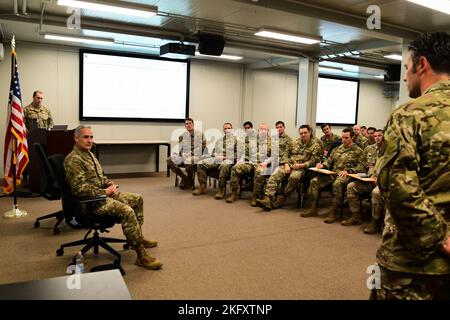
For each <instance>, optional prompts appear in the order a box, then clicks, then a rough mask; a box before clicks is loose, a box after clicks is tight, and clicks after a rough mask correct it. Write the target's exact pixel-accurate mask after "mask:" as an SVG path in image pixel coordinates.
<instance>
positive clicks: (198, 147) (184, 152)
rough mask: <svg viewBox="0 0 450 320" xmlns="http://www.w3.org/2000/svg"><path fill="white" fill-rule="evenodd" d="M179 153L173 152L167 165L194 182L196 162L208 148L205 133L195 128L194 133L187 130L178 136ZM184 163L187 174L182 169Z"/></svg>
mask: <svg viewBox="0 0 450 320" xmlns="http://www.w3.org/2000/svg"><path fill="white" fill-rule="evenodd" d="M177 147H178V154H173V155H172V156H170V157H168V158H167V167H168V168H169V169H170V170H172V171H173V172H175V173H176V174H177V175H178V176H180V177H182V178H187V181H188V182H192V181H193V178H194V170H195V166H196V164H197V163H198V162H199V161H200V160H201V158H202V157H203V152H204V150H205V148H206V139H205V136H204V135H203V133H201V132H200V131H197V130H193V131H192V133H190V132H189V131H187V130H186V131H185V132H184V133H183V134H181V135H180V136H179V137H178V146H177ZM181 164H184V166H185V168H186V172H187V176H186V174H185V173H184V172H183V170H181V168H180V165H181Z"/></svg>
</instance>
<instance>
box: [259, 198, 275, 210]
mask: <svg viewBox="0 0 450 320" xmlns="http://www.w3.org/2000/svg"><path fill="white" fill-rule="evenodd" d="M256 203H257V204H258V206H260V207H261V208H263V209H264V210H266V211H270V210H271V209H272V201H271V199H270V197H268V196H264V198H263V199H262V200H261V199H258V200H256Z"/></svg>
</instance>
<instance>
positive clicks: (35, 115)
mask: <svg viewBox="0 0 450 320" xmlns="http://www.w3.org/2000/svg"><path fill="white" fill-rule="evenodd" d="M23 112H24V117H25V126H26V127H27V131H28V132H29V131H30V130H32V129H34V126H35V125H36V123H37V128H40V129H49V128H51V127H53V118H52V114H51V113H50V110H49V109H47V108H46V107H44V106H42V105H41V106H40V107H37V106H35V105H34V104H33V103H30V104H29V105H28V106H26V107H25V109H24V110H23Z"/></svg>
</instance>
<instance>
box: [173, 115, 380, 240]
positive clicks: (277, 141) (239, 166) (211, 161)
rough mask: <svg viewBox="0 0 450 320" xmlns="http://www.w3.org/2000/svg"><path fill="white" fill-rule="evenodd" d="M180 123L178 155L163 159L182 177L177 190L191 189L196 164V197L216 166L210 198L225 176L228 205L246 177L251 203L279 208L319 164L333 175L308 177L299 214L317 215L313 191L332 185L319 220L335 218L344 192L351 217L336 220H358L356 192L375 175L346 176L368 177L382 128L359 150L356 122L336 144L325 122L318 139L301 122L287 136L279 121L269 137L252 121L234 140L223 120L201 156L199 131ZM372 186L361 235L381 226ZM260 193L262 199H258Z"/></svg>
mask: <svg viewBox="0 0 450 320" xmlns="http://www.w3.org/2000/svg"><path fill="white" fill-rule="evenodd" d="M185 127H186V132H185V133H183V134H182V135H180V137H179V146H178V147H179V150H178V153H177V154H174V155H173V156H171V157H169V158H168V159H167V163H168V167H169V168H170V169H171V170H173V171H174V172H175V173H176V174H177V175H179V176H180V177H181V179H182V181H181V184H180V187H181V188H186V187H192V183H193V174H194V171H195V168H196V169H197V176H198V181H199V187H198V188H197V189H196V190H195V191H194V192H193V194H194V195H201V194H203V193H205V192H206V180H207V173H208V171H210V170H218V171H219V190H218V191H217V193H216V195H215V198H216V199H218V200H219V199H223V198H224V195H225V187H226V183H227V181H228V180H230V186H231V193H230V195H229V196H228V197H227V199H226V200H227V202H228V203H232V202H234V201H236V200H237V199H238V198H239V196H238V190H239V185H240V181H241V180H242V179H244V178H246V177H247V178H248V177H252V179H253V194H252V198H251V200H250V203H251V205H252V206H257V205H259V206H260V207H262V208H264V209H265V210H267V211H270V210H271V209H275V208H279V207H280V206H282V205H283V204H284V202H285V200H286V199H287V198H288V197H289V196H290V195H291V194H292V193H293V192H294V190H298V186H299V184H300V183H301V182H304V183H306V184H307V183H308V181H307V180H306V179H310V176H311V175H309V174H307V170H308V168H311V167H316V168H318V169H322V168H325V169H329V170H331V171H333V172H336V174H335V175H324V174H320V173H319V174H317V175H316V176H315V177H313V178H312V179H311V180H310V183H309V190H308V198H309V202H308V203H309V206H308V207H309V208H308V210H307V211H306V212H304V213H302V214H301V216H302V217H310V216H313V215H317V202H318V197H319V190H320V188H323V187H325V186H327V185H332V190H333V192H332V193H333V200H332V208H331V211H330V212H329V213H328V215H327V217H326V218H325V222H327V223H333V222H334V221H336V219H337V218H336V217H337V210H338V208H339V207H340V204H341V202H342V200H343V199H344V195H345V192H346V191H347V198H348V203H349V207H350V211H351V213H352V216H351V218H350V219H347V220H344V221H342V224H343V225H345V226H347V225H354V224H360V223H361V213H360V212H359V210H360V209H359V195H360V194H361V193H362V192H369V191H371V190H372V189H373V186H375V185H376V179H375V178H372V179H371V180H370V182H360V181H353V180H354V179H353V178H351V177H350V176H348V174H351V173H359V174H361V173H367V174H368V175H369V176H370V177H373V167H374V163H375V161H376V157H377V153H379V152H380V151H382V146H383V132H382V130H377V131H376V133H375V136H376V137H377V138H375V139H374V140H375V141H376V143H375V144H371V145H368V146H367V147H366V148H365V149H364V151H363V150H362V149H361V148H360V146H359V145H358V144H357V143H355V140H357V141H359V142H360V143H361V144H362V145H366V144H367V139H365V138H364V137H363V136H362V135H360V138H358V134H355V133H354V132H355V131H358V132H359V126H355V127H354V129H352V128H346V129H344V130H343V131H342V137H341V139H340V140H341V141H342V144H341V145H339V144H340V140H339V138H338V137H337V136H336V135H334V134H332V133H331V127H330V125H323V126H322V130H323V132H324V136H323V137H322V138H321V140H319V139H316V138H314V137H313V135H312V129H311V127H310V126H309V125H306V124H305V125H301V126H300V128H299V135H300V137H299V138H297V139H296V140H293V139H291V138H290V137H289V136H288V135H287V134H286V133H285V125H284V123H283V122H282V121H278V122H277V123H276V129H277V132H278V134H276V135H274V136H272V137H271V136H270V135H269V128H268V126H267V124H264V123H263V124H261V125H260V126H259V129H258V132H255V131H254V130H253V125H252V123H251V122H249V121H247V122H245V123H244V129H245V135H244V137H243V139H240V138H238V137H236V136H235V135H234V134H233V131H232V125H231V123H228V122H227V123H225V124H224V125H223V132H224V135H223V137H222V138H220V139H218V140H217V141H216V143H215V145H214V149H213V152H212V153H211V155H206V156H205V155H204V153H203V152H204V150H205V147H206V142H205V138H204V136H203V134H202V133H201V132H199V131H196V130H194V121H193V120H192V119H190V118H188V119H186V121H185ZM330 133H331V134H330ZM180 164H182V165H184V166H185V168H186V172H187V174H185V173H184V172H183V171H182V170H181V168H180V166H179V165H180ZM196 166H197V167H196ZM266 180H267V181H266ZM265 184H266V185H265ZM264 185H265V189H264ZM280 187H281V188H280ZM377 190H378V189H377V188H375V189H374V190H373V192H372V203H373V206H372V207H373V211H374V212H373V216H374V218H373V221H372V223H371V224H369V226H368V227H367V228H365V230H364V232H366V233H375V232H377V231H379V230H380V227H381V222H380V221H381V218H382V213H383V211H384V205H383V203H382V201H381V198H380V196H379V191H378V192H377ZM262 194H263V198H262V199H258V198H259V197H260V195H262Z"/></svg>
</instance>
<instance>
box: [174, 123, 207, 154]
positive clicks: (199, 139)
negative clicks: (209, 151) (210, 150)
mask: <svg viewBox="0 0 450 320" xmlns="http://www.w3.org/2000/svg"><path fill="white" fill-rule="evenodd" d="M205 148H206V139H205V135H204V134H203V133H202V132H200V131H197V130H194V131H193V132H192V133H190V132H189V131H187V130H186V131H185V132H184V133H183V134H181V135H180V136H179V137H178V154H179V156H180V157H183V158H188V157H191V156H197V157H201V156H202V155H203V152H204V151H205Z"/></svg>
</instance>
